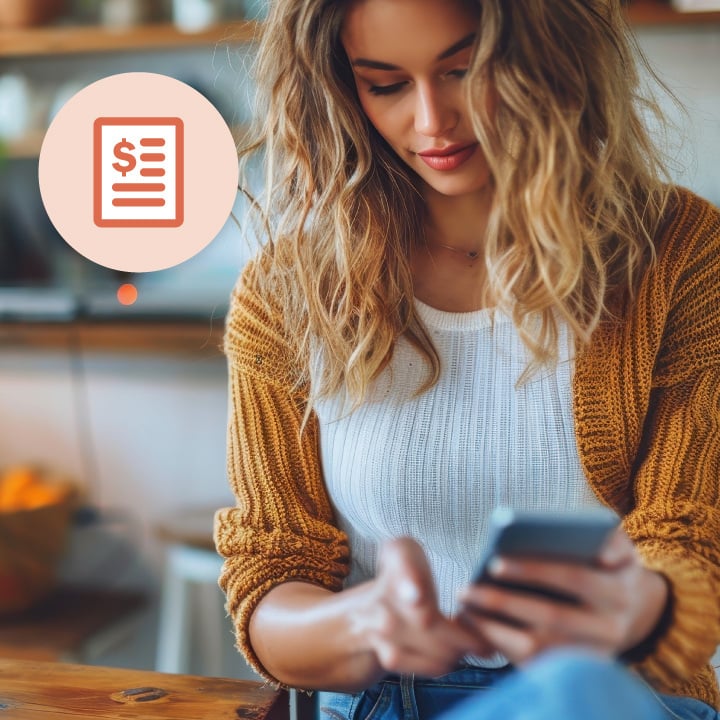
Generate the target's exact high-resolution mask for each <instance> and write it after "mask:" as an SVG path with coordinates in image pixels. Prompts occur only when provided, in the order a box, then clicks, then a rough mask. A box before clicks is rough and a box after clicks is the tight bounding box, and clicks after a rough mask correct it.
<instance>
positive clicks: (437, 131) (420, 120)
mask: <svg viewBox="0 0 720 720" xmlns="http://www.w3.org/2000/svg"><path fill="white" fill-rule="evenodd" d="M458 119H459V113H458V111H457V108H455V107H454V105H453V103H452V102H451V101H450V99H449V98H447V97H444V93H443V92H442V90H440V89H439V88H436V87H432V86H425V87H423V86H418V90H417V98H416V107H415V131H416V132H417V133H419V134H420V135H427V136H428V137H437V136H439V135H442V134H443V133H445V132H447V131H448V130H452V129H453V128H454V127H455V125H457V122H458Z"/></svg>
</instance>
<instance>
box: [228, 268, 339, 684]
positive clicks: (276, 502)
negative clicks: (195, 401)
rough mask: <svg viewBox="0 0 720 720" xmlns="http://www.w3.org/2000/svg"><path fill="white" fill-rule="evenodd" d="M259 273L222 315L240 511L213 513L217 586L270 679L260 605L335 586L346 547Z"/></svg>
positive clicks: (313, 429)
mask: <svg viewBox="0 0 720 720" xmlns="http://www.w3.org/2000/svg"><path fill="white" fill-rule="evenodd" d="M256 271H257V265H256V264H255V263H250V264H249V265H248V267H247V268H246V270H245V272H244V273H243V275H242V276H241V278H240V281H239V282H238V285H237V287H236V289H235V291H234V292H233V296H232V301H231V307H230V312H229V314H228V318H227V326H226V333H225V353H226V355H227V358H228V370H229V421H228V445H227V447H228V454H227V467H228V475H229V480H230V484H231V487H232V489H233V492H234V494H235V498H236V507H234V508H226V509H224V510H220V511H218V513H217V514H216V517H215V543H216V547H217V550H218V552H219V553H220V554H221V555H222V556H223V557H224V558H225V562H224V565H223V570H222V573H221V576H220V586H221V587H222V589H223V590H224V592H225V593H226V596H227V606H226V607H227V610H228V612H229V614H230V616H231V617H232V619H233V621H234V624H235V629H236V637H237V644H238V648H239V649H240V650H241V652H243V654H244V655H245V657H246V659H247V660H248V662H249V664H250V665H251V666H252V667H253V668H254V669H255V670H256V671H257V672H258V673H260V674H261V675H263V676H264V677H266V678H268V679H269V680H272V681H275V680H274V678H272V677H271V676H270V675H269V673H268V672H267V671H266V670H265V669H264V668H263V666H262V664H261V663H260V662H259V660H258V658H257V656H256V655H255V653H254V652H253V649H252V646H251V644H250V642H249V635H248V626H249V622H250V617H251V615H252V613H253V611H254V610H255V608H256V606H257V604H258V602H259V601H260V600H261V598H262V597H263V596H264V595H265V594H266V593H267V592H268V591H269V590H270V589H272V588H273V587H275V586H276V585H278V584H280V583H283V582H286V581H289V580H300V581H306V582H311V583H315V584H317V585H320V586H322V587H325V588H328V589H330V590H333V591H337V590H340V589H341V587H342V582H343V579H344V577H345V575H346V574H347V568H348V558H349V552H348V546H347V540H346V538H345V536H344V535H343V534H342V533H341V532H340V531H339V530H338V529H337V527H336V526H335V525H334V524H333V512H332V508H331V506H330V502H329V499H328V497H327V494H326V492H325V490H324V485H323V483H322V477H321V470H320V461H319V455H318V433H317V423H316V422H315V420H314V418H313V417H311V419H310V421H309V422H308V423H307V425H306V426H305V428H304V430H303V431H302V432H301V423H302V418H303V414H304V411H305V406H306V396H305V394H304V393H303V389H302V388H295V387H294V378H295V377H296V376H297V375H296V372H295V370H294V368H295V367H296V365H297V362H296V358H295V356H294V355H293V352H292V350H291V346H290V344H289V343H288V342H287V341H286V339H285V337H284V335H283V331H282V315H281V309H279V308H277V307H273V305H272V304H271V303H269V302H267V301H266V300H265V299H263V298H261V297H260V295H259V293H258V292H257V289H256V286H255V282H254V277H255V272H256Z"/></svg>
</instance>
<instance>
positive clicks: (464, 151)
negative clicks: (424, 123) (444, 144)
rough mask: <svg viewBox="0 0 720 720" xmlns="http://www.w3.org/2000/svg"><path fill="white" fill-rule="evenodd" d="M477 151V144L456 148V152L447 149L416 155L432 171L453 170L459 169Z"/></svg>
mask: <svg viewBox="0 0 720 720" xmlns="http://www.w3.org/2000/svg"><path fill="white" fill-rule="evenodd" d="M475 150H477V143H473V144H472V145H465V146H463V147H458V148H457V150H455V149H453V148H447V149H446V150H441V151H438V150H427V151H425V152H424V153H418V156H419V157H420V159H421V160H422V161H423V162H424V163H425V164H426V165H427V166H428V167H430V168H432V169H433V170H442V171H447V170H455V169H456V168H459V167H460V166H461V165H462V164H463V163H464V162H465V161H466V160H468V159H469V158H470V157H472V155H473V153H474V152H475Z"/></svg>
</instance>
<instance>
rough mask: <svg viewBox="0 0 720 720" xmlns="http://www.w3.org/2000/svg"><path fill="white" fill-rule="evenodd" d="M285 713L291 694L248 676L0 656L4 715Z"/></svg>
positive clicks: (220, 718) (55, 718)
mask: <svg viewBox="0 0 720 720" xmlns="http://www.w3.org/2000/svg"><path fill="white" fill-rule="evenodd" d="M69 718H81V719H82V720H105V719H112V720H288V718H289V705H288V696H287V693H285V692H282V691H275V690H272V689H271V688H269V687H267V686H264V685H262V684H261V683H255V682H249V681H246V680H230V679H221V678H207V677H197V676H192V675H168V674H164V673H156V672H150V671H145V670H119V669H116V668H107V667H97V666H90V665H70V664H66V663H52V662H33V661H30V660H2V659H0V720H69Z"/></svg>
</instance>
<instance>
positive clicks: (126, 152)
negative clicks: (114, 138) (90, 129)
mask: <svg viewBox="0 0 720 720" xmlns="http://www.w3.org/2000/svg"><path fill="white" fill-rule="evenodd" d="M134 149H135V146H134V145H133V144H132V143H131V142H128V141H127V139H126V138H123V139H122V140H121V141H120V142H119V143H117V144H116V145H115V149H114V151H113V152H114V153H115V157H116V158H117V159H118V160H122V162H124V163H127V165H121V164H120V163H119V162H116V163H113V167H114V168H115V170H117V171H118V172H120V173H122V176H123V177H125V176H126V175H127V174H128V173H129V172H131V171H132V170H133V169H134V167H135V165H137V161H136V160H135V156H134V155H131V154H130V151H131V150H134Z"/></svg>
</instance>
